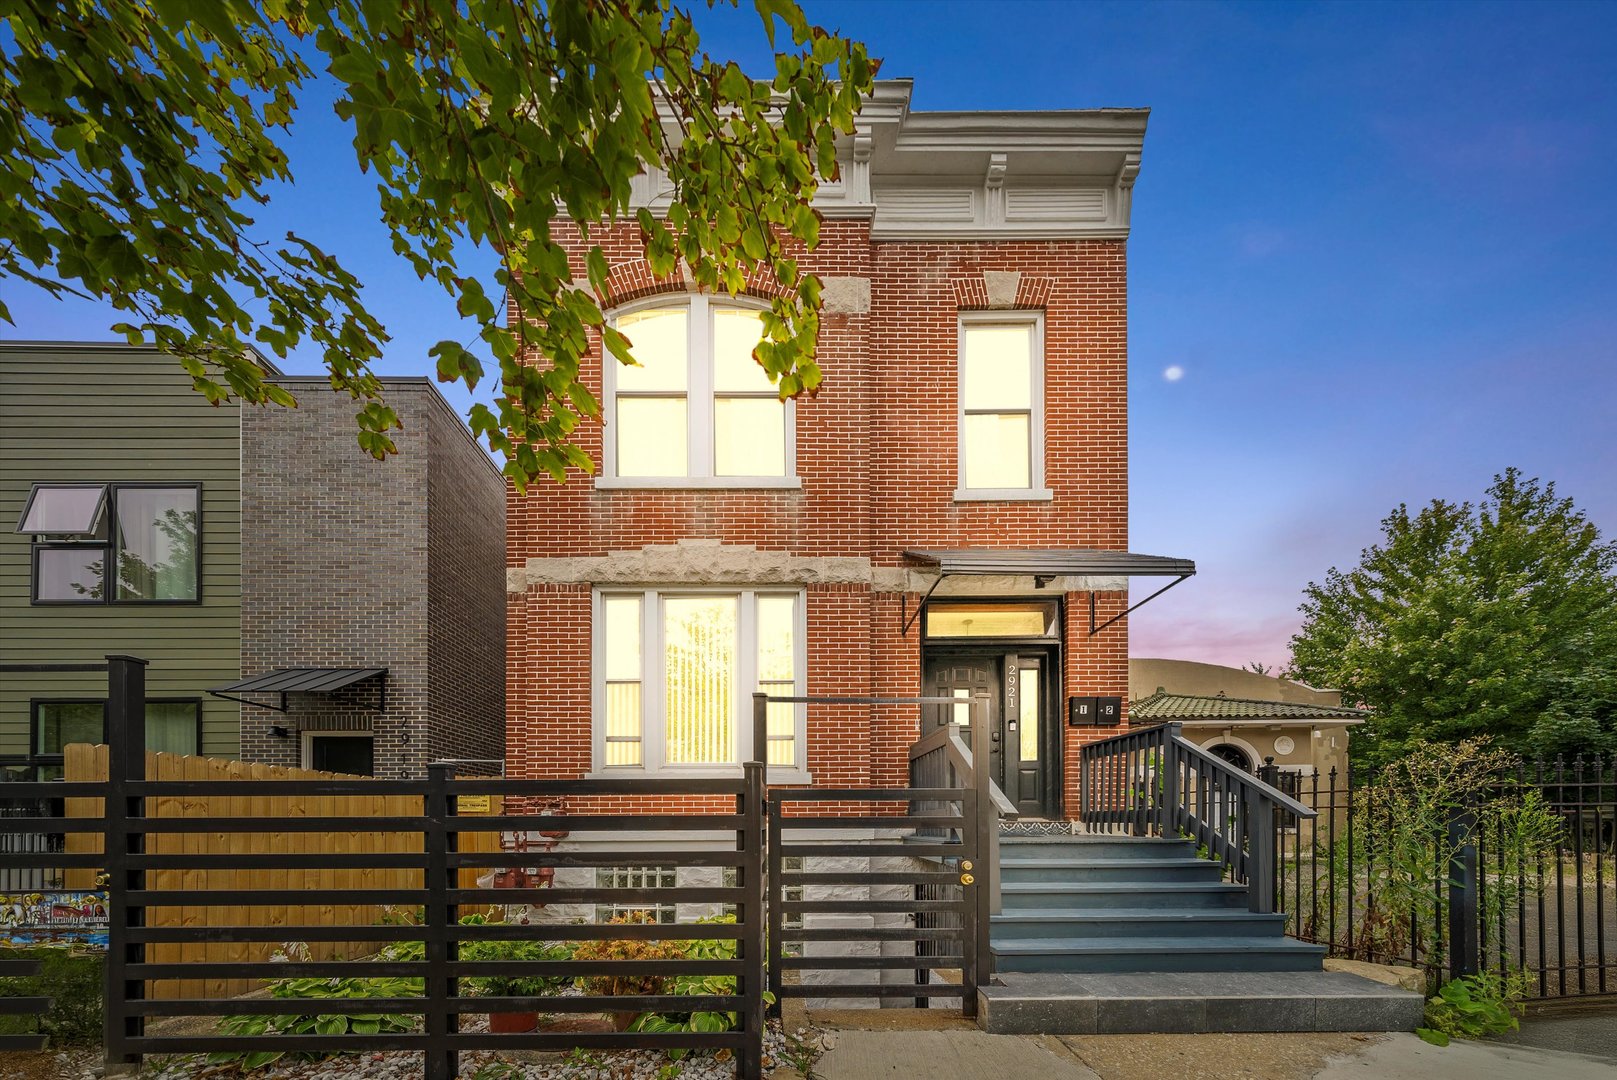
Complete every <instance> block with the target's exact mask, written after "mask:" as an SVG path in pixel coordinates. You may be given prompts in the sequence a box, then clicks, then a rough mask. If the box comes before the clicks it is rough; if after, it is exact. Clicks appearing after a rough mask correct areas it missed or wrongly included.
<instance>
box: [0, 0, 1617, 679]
mask: <svg viewBox="0 0 1617 1080" xmlns="http://www.w3.org/2000/svg"><path fill="white" fill-rule="evenodd" d="M745 7H746V9H747V10H743V11H742V12H740V13H734V12H730V13H718V14H715V15H704V17H703V18H702V20H701V22H700V24H699V25H701V26H703V27H704V28H705V42H706V44H707V45H708V47H709V48H710V49H711V50H712V51H713V52H714V53H715V54H717V55H730V56H735V57H736V58H738V59H740V60H742V62H743V64H744V65H745V66H746V67H747V68H748V69H749V70H750V71H752V72H754V73H763V72H766V71H767V70H768V68H767V52H766V49H765V45H764V40H763V36H762V33H761V31H760V30H759V29H758V23H757V21H756V19H755V17H754V16H753V15H752V14H751V11H750V7H751V5H750V4H746V5H745ZM805 7H806V8H807V10H808V12H809V14H810V16H811V17H812V18H814V19H815V20H817V21H819V22H821V23H823V24H825V25H827V26H831V27H836V28H840V29H841V30H843V31H845V32H848V33H850V34H852V35H854V36H855V37H858V38H861V39H862V40H864V41H865V42H866V43H867V44H868V45H869V46H870V50H871V52H872V54H873V55H877V56H881V57H883V58H884V61H885V62H884V66H883V69H882V75H883V76H885V77H899V76H907V77H912V78H914V80H915V92H914V100H913V105H914V107H915V108H916V109H921V110H928V109H948V110H953V109H1062V108H1088V107H1097V106H1149V107H1150V108H1151V109H1152V115H1151V121H1150V129H1149V132H1148V134H1147V136H1146V142H1145V154H1144V162H1143V168H1142V171H1141V173H1140V178H1139V182H1138V185H1137V186H1136V188H1135V194H1134V222H1133V234H1132V237H1131V239H1130V241H1129V261H1130V335H1131V356H1130V396H1131V413H1130V419H1131V485H1132V522H1131V544H1130V546H1131V548H1132V549H1133V550H1136V551H1141V552H1147V553H1151V554H1162V555H1176V556H1185V557H1189V558H1193V559H1195V560H1196V561H1197V564H1198V566H1199V567H1200V573H1199V574H1198V575H1197V577H1196V578H1194V579H1192V580H1191V581H1190V582H1187V583H1186V584H1184V585H1182V586H1180V587H1179V588H1177V589H1175V590H1174V591H1173V592H1171V593H1169V594H1168V595H1166V596H1164V597H1162V598H1161V599H1160V600H1157V601H1155V602H1153V603H1152V604H1151V605H1149V606H1148V607H1146V608H1144V609H1142V610H1141V611H1140V612H1139V613H1138V614H1136V615H1135V616H1133V617H1132V619H1131V622H1132V627H1131V635H1132V650H1131V651H1132V652H1133V654H1134V655H1136V656H1174V657H1181V658H1187V659H1199V660H1209V661H1213V662H1218V663H1232V664H1240V663H1243V662H1246V661H1251V660H1257V661H1262V662H1265V663H1269V664H1281V663H1284V661H1285V660H1286V658H1287V655H1288V651H1287V646H1286V641H1287V638H1288V636H1289V635H1290V633H1291V632H1292V631H1293V630H1294V629H1295V627H1296V625H1297V622H1298V615H1297V612H1296V608H1297V604H1298V601H1299V599H1300V595H1301V591H1302V588H1303V586H1304V585H1305V584H1306V583H1307V582H1308V581H1309V580H1311V579H1319V578H1321V577H1322V576H1323V574H1324V572H1325V570H1326V569H1327V568H1328V567H1330V566H1332V565H1347V564H1349V563H1351V562H1352V561H1354V559H1355V558H1356V556H1357V553H1358V552H1359V550H1360V549H1361V548H1362V547H1364V546H1365V545H1367V544H1370V543H1373V542H1374V541H1375V540H1376V538H1377V535H1378V533H1377V522H1378V521H1379V519H1380V518H1381V517H1382V516H1383V515H1384V514H1385V513H1386V512H1387V511H1388V510H1389V509H1391V508H1392V507H1394V506H1396V505H1397V504H1398V503H1400V502H1407V503H1410V504H1411V505H1418V504H1422V503H1425V502H1427V501H1429V500H1430V499H1432V498H1434V497H1443V498H1447V499H1452V500H1462V499H1473V500H1474V499H1476V498H1477V497H1478V496H1479V495H1480V494H1481V492H1482V490H1483V489H1484V487H1485V486H1486V485H1487V484H1488V482H1489V480H1490V478H1491V476H1492V475H1493V474H1495V473H1497V472H1501V471H1503V470H1504V469H1505V468H1506V467H1507V466H1512V465H1514V466H1518V467H1520V468H1521V469H1522V470H1523V471H1524V472H1525V473H1526V474H1527V475H1529V476H1534V475H1536V476H1541V477H1543V478H1545V479H1548V480H1554V481H1556V482H1557V484H1558V486H1559V489H1560V491H1561V493H1562V494H1564V495H1571V496H1573V497H1574V498H1575V499H1576V500H1577V501H1578V503H1579V504H1580V505H1581V506H1582V507H1583V508H1584V509H1586V510H1587V511H1588V512H1589V514H1590V515H1591V517H1592V518H1593V519H1594V521H1595V522H1596V523H1597V524H1598V525H1599V526H1600V527H1601V529H1602V532H1603V533H1605V534H1606V535H1607V536H1608V537H1611V536H1612V535H1613V534H1617V63H1614V61H1613V44H1614V43H1617V5H1611V4H1604V5H1602V4H1594V3H1586V4H1572V5H1557V4H1551V3H1534V4H1526V5H1502V4H1458V3H1449V4H1432V5H1426V4H1353V5H1309V4H1286V5H1280V4H1272V5H1271V4H1258V5H1246V4H1236V5H1229V4H1212V3H1199V4H1186V5H1177V4H1157V5H1150V6H1142V5H1125V4H1065V3H1011V2H998V3H982V2H980V0H979V2H974V3H963V4H953V3H922V2H903V0H888V2H861V3H831V2H824V3H817V2H813V0H810V2H808V3H806V4H805ZM333 93H334V92H333V90H332V89H331V87H330V86H329V85H326V84H321V85H319V86H316V87H314V93H312V94H310V95H309V97H308V99H307V102H306V104H305V106H304V108H303V109H302V111H301V112H300V114H299V116H298V121H297V124H296V134H295V136H294V138H293V139H292V141H291V143H290V150H291V155H292V168H293V171H294V174H295V175H296V177H297V183H296V186H295V187H291V188H283V189H280V190H278V191H277V192H276V195H275V198H274V201H273V203H272V204H271V206H270V207H268V208H267V209H266V210H264V211H263V212H262V213H261V214H260V215H259V220H260V223H261V225H262V227H263V232H264V234H265V235H268V236H278V235H280V234H281V233H282V232H284V231H285V230H287V229H295V230H296V231H297V232H299V233H300V234H303V235H306V236H308V237H310V238H311V239H313V240H315V241H316V242H317V243H319V244H320V245H321V246H323V247H324V248H326V250H328V251H331V252H332V253H333V254H336V255H337V256H339V257H340V258H341V259H342V260H343V261H344V262H345V264H347V265H348V267H349V268H350V269H352V270H355V271H356V272H357V273H358V274H359V276H360V277H361V278H362V279H363V280H365V281H366V282H367V284H368V288H367V293H366V298H367V302H368V303H369V304H371V305H372V310H373V311H374V312H375V313H376V314H377V315H379V316H380V317H381V319H382V320H383V322H384V323H385V324H386V325H387V327H388V329H389V331H390V332H391V333H392V335H393V341H392V342H391V344H390V346H389V348H388V357H387V360H386V362H385V364H384V365H383V366H382V369H381V370H382V371H383V373H386V374H411V375H420V374H427V373H429V372H430V371H431V364H430V362H429V360H428V359H427V355H426V350H427V348H428V347H429V346H430V345H431V344H432V343H433V342H435V341H437V340H439V339H441V338H447V337H459V338H460V339H462V340H464V341H468V342H470V341H472V340H473V339H475V336H476V330H475V327H473V326H471V325H470V324H468V323H466V322H465V321H463V320H460V319H459V318H458V317H457V316H456V315H455V312H454V309H453V306H452V304H451V302H450V301H449V300H448V298H447V297H445V296H444V294H443V293H441V292H439V291H437V289H436V286H427V285H424V284H421V283H420V282H418V281H416V280H415V278H414V275H413V274H412V273H411V272H410V270H409V269H408V267H407V266H405V265H404V264H403V263H402V262H400V261H398V260H396V259H395V258H394V257H393V256H392V255H391V253H390V251H389V247H388V242H387V239H386V236H385V233H384V230H383V229H382V227H381V225H380V224H379V223H377V221H376V218H375V212H374V211H375V195H374V186H373V184H372V182H370V181H368V180H366V179H365V178H364V177H363V176H361V175H360V174H359V172H358V169H357V167H356V166H355V165H354V163H353V157H352V153H351V151H350V149H349V148H348V145H347V140H348V136H347V135H346V134H345V132H344V130H343V127H342V125H341V124H340V123H339V122H338V121H337V120H336V119H335V118H334V117H333V116H332V115H331V112H330V107H329V106H330V101H331V98H332V96H333ZM470 259H471V262H470V263H469V265H477V266H483V267H484V268H488V267H491V266H492V260H491V259H490V258H489V257H488V256H486V255H477V254H475V253H473V254H472V255H471V256H470ZM0 291H3V292H4V295H5V299H6V301H7V303H9V304H10V306H11V309H12V312H13V314H14V316H15V317H16V320H17V325H16V326H14V327H4V328H0V336H3V337H11V338H70V339H107V338H109V337H111V336H113V335H111V334H110V333H109V331H108V329H107V327H108V326H109V325H110V324H111V323H112V322H115V321H120V317H119V316H117V315H116V314H115V313H112V312H109V311H106V310H103V309H99V308H97V307H96V306H94V305H90V304H86V303H80V302H57V301H52V300H48V299H46V298H44V297H43V296H42V295H40V294H38V293H35V292H33V291H31V290H25V289H23V288H21V287H19V286H18V285H17V284H16V283H15V282H8V281H0ZM285 366H286V367H287V368H288V369H290V370H292V371H295V372H315V371H318V370H319V362H318V358H317V357H316V356H314V355H312V354H310V355H300V356H294V357H293V359H292V360H291V361H290V362H288V363H287V364H286V365H285ZM446 392H447V395H448V396H449V398H450V400H451V401H452V402H453V403H454V404H455V405H456V406H457V407H458V408H460V409H461V410H462V411H463V412H464V409H465V408H466V407H467V406H468V405H469V403H470V401H471V395H469V394H467V393H466V391H465V390H464V389H463V388H461V387H459V386H453V387H448V388H446ZM486 392H487V390H486V388H484V389H482V390H480V391H479V394H480V395H482V394H486ZM356 452H357V451H356ZM1146 591H1148V590H1147V588H1146V586H1145V584H1144V583H1142V585H1141V586H1140V587H1138V588H1137V590H1136V598H1138V597H1139V596H1143V595H1145V592H1146Z"/></svg>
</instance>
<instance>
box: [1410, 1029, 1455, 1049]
mask: <svg viewBox="0 0 1617 1080" xmlns="http://www.w3.org/2000/svg"><path fill="white" fill-rule="evenodd" d="M1415 1034H1416V1035H1419V1036H1420V1037H1421V1038H1422V1039H1424V1040H1426V1041H1427V1042H1429V1043H1431V1044H1432V1045H1433V1046H1447V1045H1448V1044H1449V1037H1448V1036H1447V1035H1445V1034H1443V1033H1442V1032H1441V1031H1434V1030H1433V1029H1431V1028H1424V1027H1418V1028H1416V1029H1415Z"/></svg>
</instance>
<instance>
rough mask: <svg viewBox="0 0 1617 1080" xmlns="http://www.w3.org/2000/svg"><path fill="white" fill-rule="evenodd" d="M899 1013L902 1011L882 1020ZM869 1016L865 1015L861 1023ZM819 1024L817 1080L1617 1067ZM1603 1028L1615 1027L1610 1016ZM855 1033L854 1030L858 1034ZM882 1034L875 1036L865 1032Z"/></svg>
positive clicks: (1292, 1042)
mask: <svg viewBox="0 0 1617 1080" xmlns="http://www.w3.org/2000/svg"><path fill="white" fill-rule="evenodd" d="M885 1011H886V1012H888V1013H890V1014H891V1013H900V1010H885ZM867 1015H868V1014H867ZM900 1015H901V1016H903V1019H902V1020H900V1019H899V1017H898V1016H890V1015H889V1016H884V1015H882V1012H880V1011H878V1012H875V1015H874V1016H869V1018H868V1019H866V1018H862V1017H856V1016H850V1014H849V1013H837V1014H814V1017H813V1018H814V1022H815V1023H816V1024H818V1025H821V1026H823V1027H825V1028H827V1029H828V1031H829V1041H830V1043H831V1049H830V1050H829V1051H827V1052H826V1054H825V1055H824V1056H823V1057H822V1058H820V1060H819V1061H818V1062H817V1063H816V1064H815V1066H814V1075H815V1076H816V1077H820V1078H822V1080H903V1078H908V1077H924V1078H926V1080H978V1078H985V1077H992V1078H995V1080H1612V1078H1613V1077H1614V1076H1617V1062H1614V1061H1613V1060H1612V1059H1609V1058H1607V1059H1602V1058H1598V1057H1590V1056H1585V1055H1581V1054H1569V1053H1563V1052H1560V1051H1556V1050H1548V1049H1543V1048H1541V1047H1536V1046H1535V1047H1530V1046H1523V1045H1507V1044H1502V1043H1495V1042H1467V1041H1463V1040H1457V1041H1455V1042H1454V1043H1452V1044H1451V1045H1449V1046H1447V1047H1436V1046H1431V1045H1428V1044H1427V1043H1424V1042H1422V1041H1421V1040H1420V1039H1418V1038H1416V1037H1415V1036H1413V1035H1408V1034H1392V1035H1381V1034H1376V1035H1353V1034H1283V1035H1273V1034H1264V1035H1082V1036H1077V1035H1075V1036H1062V1037H1056V1036H1049V1035H1037V1036H1024V1035H988V1034H986V1033H984V1032H981V1031H979V1030H977V1028H976V1027H975V1026H973V1025H971V1024H970V1023H969V1022H968V1021H964V1020H962V1019H960V1018H959V1017H958V1016H947V1015H937V1014H933V1015H932V1016H927V1014H926V1013H924V1012H923V1013H919V1014H917V1013H914V1012H908V1013H907V1014H906V1013H900ZM1606 1020H1607V1022H1608V1023H1617V1021H1613V1020H1612V1019H1611V1018H1610V1016H1609V1014H1608V1016H1607V1017H1606ZM856 1024H857V1025H858V1027H855V1025H856ZM874 1026H880V1028H881V1029H882V1030H868V1027H874Z"/></svg>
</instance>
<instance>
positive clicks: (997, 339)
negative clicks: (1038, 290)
mask: <svg viewBox="0 0 1617 1080" xmlns="http://www.w3.org/2000/svg"><path fill="white" fill-rule="evenodd" d="M961 336H962V338H963V339H964V342H963V346H964V350H965V355H964V356H963V357H962V358H961V373H960V404H961V407H962V408H965V409H985V410H995V411H999V410H1011V409H1030V408H1032V407H1033V327H1032V326H1031V325H1028V324H1022V325H1019V326H974V325H969V324H968V325H967V326H966V327H965V331H964V333H963V334H962V335H961Z"/></svg>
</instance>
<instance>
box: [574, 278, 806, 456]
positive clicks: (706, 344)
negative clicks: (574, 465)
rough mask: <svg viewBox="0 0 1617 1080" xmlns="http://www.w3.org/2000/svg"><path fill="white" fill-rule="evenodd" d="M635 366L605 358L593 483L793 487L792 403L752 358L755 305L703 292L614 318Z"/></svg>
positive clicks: (758, 321) (756, 334)
mask: <svg viewBox="0 0 1617 1080" xmlns="http://www.w3.org/2000/svg"><path fill="white" fill-rule="evenodd" d="M613 325H614V326H615V327H616V328H617V329H618V330H619V331H621V332H622V333H623V334H624V336H625V337H627V338H628V339H629V341H630V343H631V347H632V349H633V352H634V357H635V360H636V361H637V363H636V364H627V365H626V364H622V363H619V362H617V361H616V360H615V359H614V358H612V357H611V356H610V355H608V356H607V357H606V362H605V379H604V382H605V389H606V427H607V439H606V446H605V453H604V454H603V458H604V461H603V468H602V472H601V476H600V477H598V478H597V480H596V486H597V487H613V486H633V487H795V486H796V485H797V479H796V475H795V468H794V456H795V455H794V437H793V423H792V421H793V416H794V412H795V408H794V406H793V404H792V403H791V402H782V401H781V400H780V393H779V390H778V389H777V388H776V386H775V385H774V384H773V383H772V382H770V380H769V376H768V374H767V373H765V371H764V369H763V368H762V367H761V366H760V365H759V364H758V362H757V361H756V360H754V359H753V356H752V351H753V349H754V348H756V347H757V345H758V343H759V342H760V341H761V340H763V336H764V329H763V313H762V311H761V309H759V308H755V307H748V306H744V305H742V304H739V303H735V302H721V301H718V300H713V299H710V298H709V297H707V296H704V295H693V296H688V297H686V296H682V297H680V298H678V299H677V300H668V299H659V300H656V301H653V302H651V303H650V304H648V305H645V306H641V307H635V308H631V309H627V310H625V311H623V312H621V313H619V314H618V315H617V316H616V317H615V318H614V319H613Z"/></svg>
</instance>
